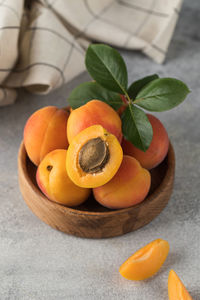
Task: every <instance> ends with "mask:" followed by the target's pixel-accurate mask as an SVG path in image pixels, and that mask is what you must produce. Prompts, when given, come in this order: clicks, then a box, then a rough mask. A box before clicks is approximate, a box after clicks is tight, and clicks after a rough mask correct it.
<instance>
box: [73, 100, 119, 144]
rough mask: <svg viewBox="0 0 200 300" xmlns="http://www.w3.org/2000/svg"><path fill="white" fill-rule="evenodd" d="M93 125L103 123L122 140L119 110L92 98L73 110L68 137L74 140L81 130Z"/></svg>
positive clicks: (102, 124)
mask: <svg viewBox="0 0 200 300" xmlns="http://www.w3.org/2000/svg"><path fill="white" fill-rule="evenodd" d="M92 125H101V126H102V127H103V128H105V129H106V130H107V131H108V132H110V133H112V134H113V135H115V136H116V137H117V139H118V141H119V142H121V140H122V129H121V126H122V124H121V119H120V117H119V115H118V114H117V112H116V111H115V110H114V109H113V108H112V107H110V106H109V105H108V104H106V103H105V102H102V101H100V100H91V101H89V102H88V103H86V104H85V105H83V106H81V107H79V108H77V109H75V110H73V111H72V112H71V114H70V116H69V120H68V124H67V138H68V141H69V143H71V142H72V140H73V138H74V137H75V136H76V135H77V134H78V133H79V132H81V131H82V130H83V129H85V128H87V127H90V126H92Z"/></svg>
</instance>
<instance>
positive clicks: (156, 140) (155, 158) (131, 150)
mask: <svg viewBox="0 0 200 300" xmlns="http://www.w3.org/2000/svg"><path fill="white" fill-rule="evenodd" d="M147 117H148V119H149V121H150V123H151V126H152V128H153V139H152V142H151V144H150V146H149V148H148V149H147V151H146V152H143V151H142V150H139V149H138V148H136V147H135V146H134V145H133V144H131V143H130V142H129V141H126V140H125V139H123V141H122V148H123V151H124V154H127V155H131V156H133V157H135V158H136V159H137V160H138V161H139V162H140V164H141V165H142V167H143V168H145V169H148V170H150V169H152V168H155V167H156V166H157V165H159V164H160V163H161V162H162V161H163V160H164V158H165V156H166V155H167V152H168V149H169V138H168V134H167V131H166V129H165V127H164V126H163V124H162V123H161V122H160V120H158V119H157V118H156V117H154V116H153V115H150V114H147Z"/></svg>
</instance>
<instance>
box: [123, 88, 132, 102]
mask: <svg viewBox="0 0 200 300" xmlns="http://www.w3.org/2000/svg"><path fill="white" fill-rule="evenodd" d="M124 94H125V96H126V100H127V102H128V104H131V103H132V100H131V98H130V97H129V95H128V93H127V91H124Z"/></svg>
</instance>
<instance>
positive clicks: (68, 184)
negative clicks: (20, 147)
mask: <svg viewBox="0 0 200 300" xmlns="http://www.w3.org/2000/svg"><path fill="white" fill-rule="evenodd" d="M66 155H67V150H64V149H58V150H54V151H52V152H50V153H48V154H47V155H46V156H45V157H44V159H43V160H42V161H41V163H40V164H39V166H38V169H37V173H36V180H37V184H38V186H39V188H40V189H41V191H42V192H43V193H44V194H45V195H46V196H47V198H49V199H50V200H52V201H55V202H58V203H60V204H63V205H67V206H77V205H79V204H81V203H83V202H84V201H85V200H86V199H87V198H88V196H89V194H90V190H89V189H84V188H81V187H78V186H77V185H75V184H74V183H73V182H72V181H71V180H70V178H69V176H68V175H67V171H66V168H65V163H66Z"/></svg>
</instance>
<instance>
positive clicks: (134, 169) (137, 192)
mask: <svg viewBox="0 0 200 300" xmlns="http://www.w3.org/2000/svg"><path fill="white" fill-rule="evenodd" d="M150 185H151V176H150V173H149V171H147V170H145V169H143V168H142V167H141V165H140V163H139V162H138V161H137V160H136V159H135V158H133V157H131V156H128V155H124V156H123V160H122V163H121V165H120V168H119V170H118V171H117V173H116V174H115V176H114V177H113V178H112V179H111V180H110V181H109V182H108V183H106V184H104V185H103V186H100V187H97V188H94V189H93V194H94V197H95V199H96V200H97V201H98V202H99V203H100V204H101V205H103V206H105V207H108V208H112V209H119V208H125V207H130V206H133V205H135V204H138V203H140V202H141V201H143V200H144V199H145V197H146V195H147V194H148V192H149V189H150Z"/></svg>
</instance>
